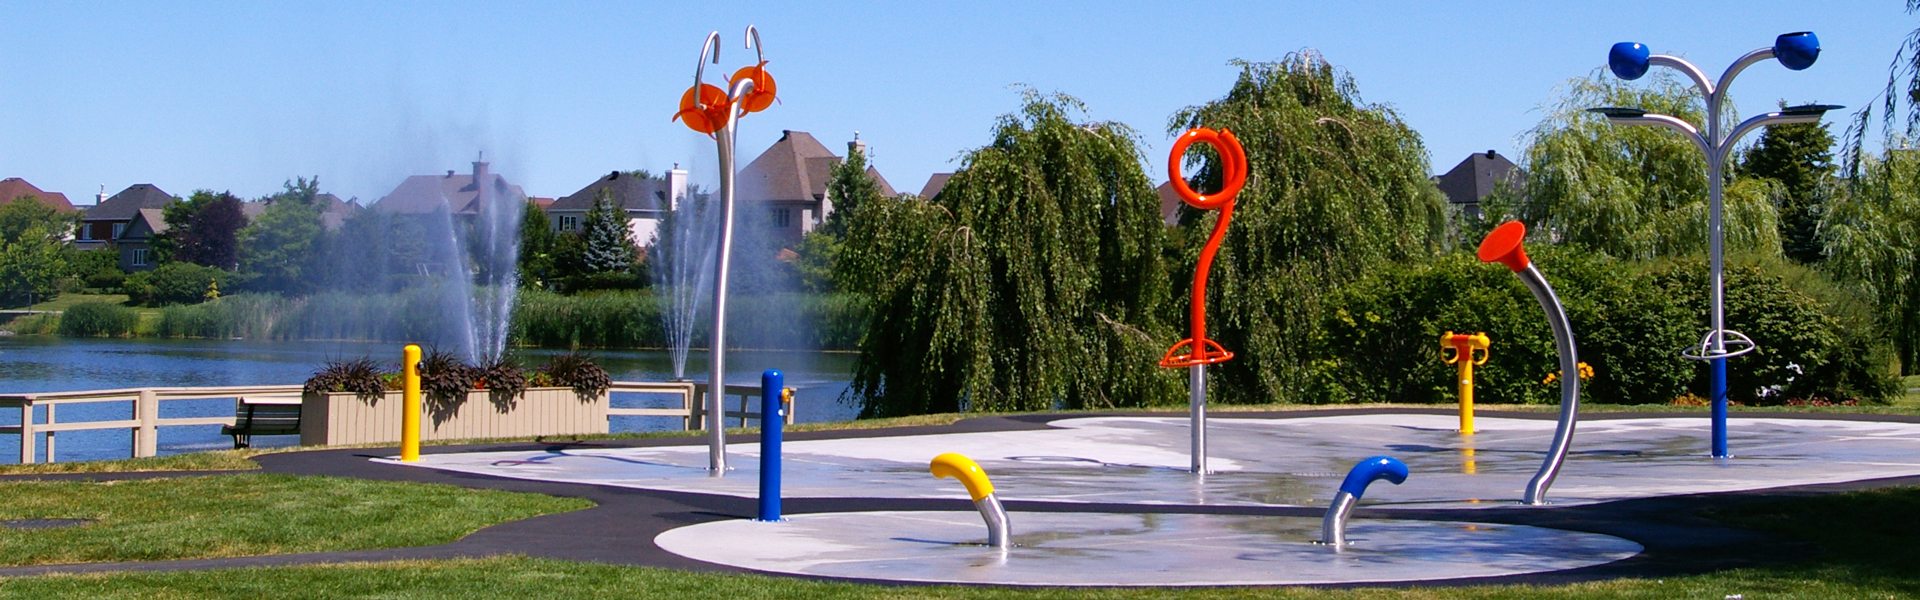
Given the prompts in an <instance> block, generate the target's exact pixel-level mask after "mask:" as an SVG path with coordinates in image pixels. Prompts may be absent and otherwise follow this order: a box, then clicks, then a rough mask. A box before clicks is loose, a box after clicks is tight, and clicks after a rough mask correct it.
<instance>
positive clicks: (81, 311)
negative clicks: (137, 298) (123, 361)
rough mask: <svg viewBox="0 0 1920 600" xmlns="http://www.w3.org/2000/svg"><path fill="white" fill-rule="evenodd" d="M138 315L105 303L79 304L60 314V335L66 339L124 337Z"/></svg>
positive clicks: (138, 318) (131, 331)
mask: <svg viewBox="0 0 1920 600" xmlns="http://www.w3.org/2000/svg"><path fill="white" fill-rule="evenodd" d="M139 322H140V314H139V313H138V312H135V311H134V310H133V309H131V308H127V307H125V306H121V305H118V304H111V303H107V302H81V303H79V304H75V305H73V306H70V307H67V309H66V310H65V311H62V312H61V314H60V335H63V336H68V337H126V336H130V335H133V327H134V325H135V324H137V323H139Z"/></svg>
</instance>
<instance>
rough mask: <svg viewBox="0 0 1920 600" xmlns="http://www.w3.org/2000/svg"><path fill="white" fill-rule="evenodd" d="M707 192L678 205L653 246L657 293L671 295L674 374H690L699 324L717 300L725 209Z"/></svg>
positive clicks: (668, 313) (668, 318)
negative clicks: (717, 206)
mask: <svg viewBox="0 0 1920 600" xmlns="http://www.w3.org/2000/svg"><path fill="white" fill-rule="evenodd" d="M707 196H708V195H707V194H706V193H704V192H700V193H690V194H688V195H687V196H685V197H682V198H680V200H679V201H678V202H676V203H674V204H675V206H674V210H673V211H672V216H671V217H669V218H668V219H667V221H666V222H665V223H663V224H662V227H661V228H660V230H659V233H658V236H659V238H658V239H657V240H655V243H654V245H653V250H652V252H651V254H650V255H649V256H648V260H649V261H653V267H654V269H653V277H654V283H655V289H656V291H657V293H659V294H660V295H662V296H663V297H664V298H665V306H664V308H665V310H663V311H662V313H663V314H662V315H661V316H662V319H663V320H664V321H665V325H666V332H667V355H668V358H669V359H670V360H671V362H672V364H673V378H674V379H677V380H680V379H686V378H687V354H688V351H689V349H690V348H692V346H693V333H694V324H695V322H696V320H698V319H699V318H700V317H701V316H702V315H703V314H704V313H702V312H701V311H702V309H703V308H704V307H705V306H706V304H707V303H708V302H711V301H712V298H711V296H712V288H713V261H714V257H715V256H716V255H717V252H716V250H718V248H717V245H718V244H717V242H718V239H717V238H718V234H719V229H718V224H717V223H716V222H715V217H716V216H717V215H718V214H719V211H716V210H709V209H708V207H709V206H710V205H711V204H712V202H710V201H708V197H707Z"/></svg>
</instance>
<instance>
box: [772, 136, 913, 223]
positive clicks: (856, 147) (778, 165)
mask: <svg viewBox="0 0 1920 600" xmlns="http://www.w3.org/2000/svg"><path fill="white" fill-rule="evenodd" d="M847 149H848V151H851V152H861V153H862V154H864V153H865V151H866V143H865V142H861V141H860V140H859V138H858V136H856V137H855V138H854V140H853V141H852V142H848V143H847ZM840 161H841V158H840V156H838V155H835V154H834V153H833V151H831V150H828V149H827V147H826V146H824V145H821V144H820V140H817V139H814V137H813V134H810V133H807V132H805V131H792V130H787V131H782V132H780V140H779V141H776V142H774V143H773V146H771V147H769V148H767V150H766V151H765V152H761V153H760V156H758V157H756V158H754V159H753V162H750V163H747V166H746V168H743V169H741V170H740V174H739V175H738V176H737V180H736V181H737V182H738V183H736V184H735V185H736V186H737V187H736V188H735V193H736V194H737V199H738V201H739V202H740V203H741V206H740V209H741V211H742V212H741V214H742V215H744V216H745V218H746V219H749V220H748V221H747V222H748V223H752V224H754V225H758V226H760V227H763V228H766V229H767V230H770V231H771V232H773V233H774V235H776V236H779V237H780V238H782V239H783V240H784V241H785V242H788V243H793V242H799V241H800V238H801V236H804V235H806V233H807V232H809V231H813V229H814V228H815V227H819V226H820V225H821V224H823V223H825V222H826V220H827V215H830V214H833V199H832V198H828V197H827V182H828V180H829V179H831V177H832V174H833V168H834V167H835V166H838V165H839V164H840ZM867 175H868V176H870V177H873V181H874V183H876V184H879V186H880V194H881V195H882V196H886V197H889V198H891V197H894V196H898V195H899V192H896V191H894V189H893V184H890V183H888V182H887V178H886V177H882V176H881V175H880V171H879V170H878V169H875V168H873V167H872V166H871V165H869V166H868V167H867ZM750 226H751V225H750Z"/></svg>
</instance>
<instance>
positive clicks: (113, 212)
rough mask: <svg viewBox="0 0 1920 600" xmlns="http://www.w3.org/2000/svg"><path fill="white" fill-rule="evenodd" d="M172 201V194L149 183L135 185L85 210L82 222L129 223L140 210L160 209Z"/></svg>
mask: <svg viewBox="0 0 1920 600" xmlns="http://www.w3.org/2000/svg"><path fill="white" fill-rule="evenodd" d="M172 201H173V194H169V193H166V192H165V191H162V190H161V189H160V188H159V187H156V186H154V185H153V184H151V183H136V184H133V185H130V186H127V189H124V190H120V193H118V194H114V195H113V197H112V198H108V199H106V201H104V202H101V203H100V204H97V205H94V206H93V207H92V208H88V209H87V214H86V216H85V217H83V218H82V219H81V220H83V221H130V220H132V219H133V217H134V215H137V214H139V213H140V209H142V208H162V207H165V206H166V205H167V203H168V202H172Z"/></svg>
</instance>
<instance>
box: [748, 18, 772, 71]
mask: <svg viewBox="0 0 1920 600" xmlns="http://www.w3.org/2000/svg"><path fill="white" fill-rule="evenodd" d="M747 49H748V50H752V51H753V59H754V60H755V61H756V62H755V63H754V64H760V63H763V62H767V55H766V53H765V52H762V51H761V50H760V30H759V29H755V28H754V27H753V26H752V25H748V26H747Z"/></svg>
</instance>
